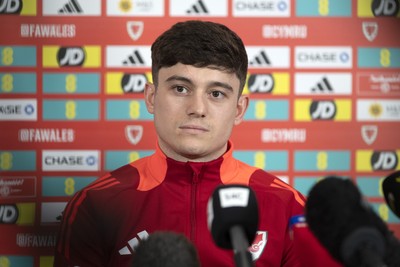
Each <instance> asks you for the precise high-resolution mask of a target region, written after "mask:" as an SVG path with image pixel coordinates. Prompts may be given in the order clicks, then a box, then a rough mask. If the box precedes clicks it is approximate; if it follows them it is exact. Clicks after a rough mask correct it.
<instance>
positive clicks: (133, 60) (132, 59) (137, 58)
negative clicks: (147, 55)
mask: <svg viewBox="0 0 400 267" xmlns="http://www.w3.org/2000/svg"><path fill="white" fill-rule="evenodd" d="M122 64H123V65H125V66H132V65H133V66H137V65H145V62H144V60H143V57H142V56H141V55H140V53H139V51H138V50H135V51H133V53H132V54H131V55H130V56H128V58H127V59H126V60H124V61H123V62H122Z"/></svg>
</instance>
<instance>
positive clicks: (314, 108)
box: [310, 100, 336, 120]
mask: <svg viewBox="0 0 400 267" xmlns="http://www.w3.org/2000/svg"><path fill="white" fill-rule="evenodd" d="M310 115H311V118H312V119H313V120H331V119H333V118H334V117H335V115H336V105H335V102H333V101H328V100H324V101H313V102H312V103H311V106H310Z"/></svg>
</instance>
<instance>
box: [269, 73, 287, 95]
mask: <svg viewBox="0 0 400 267" xmlns="http://www.w3.org/2000/svg"><path fill="white" fill-rule="evenodd" d="M272 77H273V78H274V81H275V85H274V89H273V90H272V94H273V95H288V94H289V87H290V76H289V73H287V72H279V73H272Z"/></svg>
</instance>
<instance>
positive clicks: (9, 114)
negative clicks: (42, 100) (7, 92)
mask: <svg viewBox="0 0 400 267" xmlns="http://www.w3.org/2000/svg"><path fill="white" fill-rule="evenodd" d="M36 101H37V100H36V99H1V100H0V121H36V120H37V102H36Z"/></svg>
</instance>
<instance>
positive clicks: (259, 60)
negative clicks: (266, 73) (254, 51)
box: [250, 50, 271, 66]
mask: <svg viewBox="0 0 400 267" xmlns="http://www.w3.org/2000/svg"><path fill="white" fill-rule="evenodd" d="M250 65H252V66H254V65H257V66H263V65H268V66H269V65H271V61H270V60H269V58H268V56H267V53H265V51H263V50H262V51H261V52H260V53H259V54H258V55H256V56H254V58H253V60H251V61H250Z"/></svg>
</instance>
